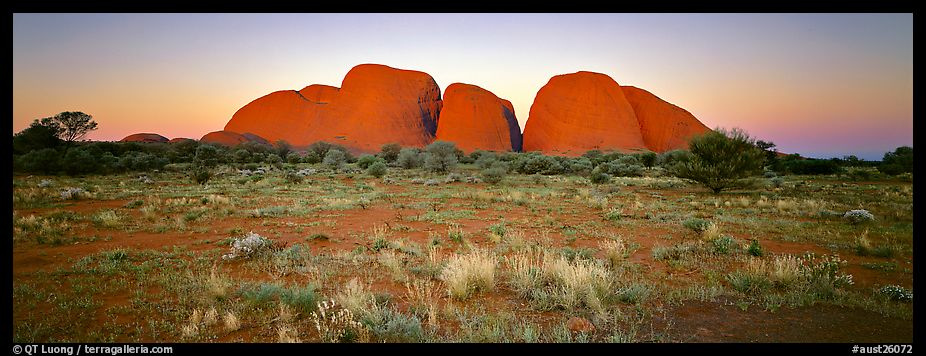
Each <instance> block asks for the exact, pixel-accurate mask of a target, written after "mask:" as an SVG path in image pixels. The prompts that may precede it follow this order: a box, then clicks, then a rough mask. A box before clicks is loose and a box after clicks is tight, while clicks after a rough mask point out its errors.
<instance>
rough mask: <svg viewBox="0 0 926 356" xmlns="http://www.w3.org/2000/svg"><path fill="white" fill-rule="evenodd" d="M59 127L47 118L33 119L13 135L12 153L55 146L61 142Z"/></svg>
mask: <svg viewBox="0 0 926 356" xmlns="http://www.w3.org/2000/svg"><path fill="white" fill-rule="evenodd" d="M59 131H61V128H60V127H59V126H58V125H57V124H54V123H52V122H50V119H49V118H46V119H43V120H42V121H39V120H35V121H33V122H32V125H29V127H27V128H26V129H24V130H22V131H20V132H18V133H16V134H15V135H13V153H20V154H21V153H28V152H31V151H35V150H41V149H43V148H55V147H58V145H59V144H60V143H61V139H60V138H58V133H59Z"/></svg>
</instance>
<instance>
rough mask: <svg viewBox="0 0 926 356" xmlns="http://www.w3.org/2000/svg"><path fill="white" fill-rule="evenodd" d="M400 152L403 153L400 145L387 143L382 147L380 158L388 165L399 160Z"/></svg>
mask: <svg viewBox="0 0 926 356" xmlns="http://www.w3.org/2000/svg"><path fill="white" fill-rule="evenodd" d="M400 152H402V146H400V145H399V144H398V143H387V144H384V145H382V147H380V151H379V157H380V158H382V159H384V160H386V162H387V163H392V162H395V161H396V160H397V159H399V153H400Z"/></svg>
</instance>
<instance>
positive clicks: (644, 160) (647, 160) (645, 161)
mask: <svg viewBox="0 0 926 356" xmlns="http://www.w3.org/2000/svg"><path fill="white" fill-rule="evenodd" d="M636 157H637V160H638V161H639V162H640V164H642V165H643V166H644V167H647V168H652V167H653V166H655V165H656V161H657V160H658V159H659V156H657V155H656V153H655V152H644V153H640V154H638V155H636Z"/></svg>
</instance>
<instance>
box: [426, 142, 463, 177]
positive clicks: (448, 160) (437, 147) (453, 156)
mask: <svg viewBox="0 0 926 356" xmlns="http://www.w3.org/2000/svg"><path fill="white" fill-rule="evenodd" d="M424 150H425V155H424V168H425V169H427V170H429V171H433V172H441V173H445V172H448V171H450V170H452V169H453V168H454V167H456V165H457V162H458V160H457V148H456V145H454V144H453V142H446V141H435V142H433V143H431V144H430V145H428V146H427V147H425V149H424Z"/></svg>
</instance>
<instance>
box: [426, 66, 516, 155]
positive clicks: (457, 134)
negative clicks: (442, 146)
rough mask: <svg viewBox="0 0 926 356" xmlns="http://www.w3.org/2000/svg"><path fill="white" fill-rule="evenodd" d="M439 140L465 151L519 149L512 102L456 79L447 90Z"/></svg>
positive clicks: (438, 130) (441, 113)
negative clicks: (456, 81) (453, 144)
mask: <svg viewBox="0 0 926 356" xmlns="http://www.w3.org/2000/svg"><path fill="white" fill-rule="evenodd" d="M443 103H444V105H443V108H442V109H441V112H440V120H439V121H438V125H437V140H440V141H450V142H453V143H455V144H456V146H457V148H459V149H461V150H463V151H464V152H472V151H475V150H485V151H520V150H521V128H520V126H519V125H518V120H517V118H516V117H515V114H514V107H513V106H512V105H511V102H509V101H508V100H505V99H500V98H499V97H497V96H495V94H492V92H490V91H488V90H485V89H482V88H480V87H478V86H475V85H470V84H463V83H453V84H450V86H448V87H447V90H446V91H445V92H444V100H443Z"/></svg>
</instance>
